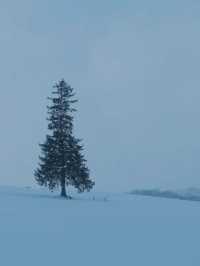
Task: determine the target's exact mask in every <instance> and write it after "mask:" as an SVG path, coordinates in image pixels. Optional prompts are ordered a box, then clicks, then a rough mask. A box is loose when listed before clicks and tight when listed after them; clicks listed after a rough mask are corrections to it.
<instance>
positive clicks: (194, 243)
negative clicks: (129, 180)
mask: <svg viewBox="0 0 200 266" xmlns="http://www.w3.org/2000/svg"><path fill="white" fill-rule="evenodd" d="M199 225H200V203H199V202H190V201H177V200H167V199H163V198H151V197H139V196H136V195H128V194H105V193H89V194H84V195H78V196H76V198H75V199H74V200H69V201H67V200H63V199H60V198H58V197H57V196H56V195H52V194H51V193H48V192H44V191H34V190H32V189H28V188H27V189H20V188H12V187H0V264H1V265H3V266H7V265H9V266H13V265H15V266H25V265H26V266H33V265H34V266H46V265H47V266H55V265H69V266H79V265H84V266H126V265H127V266H128V265H130V266H132V265H137V266H147V265H148V266H149V265H152V266H160V265H162V266H169V265H170V266H179V265H180V266H186V265H187V266H188V265H191V266H195V265H200V253H199V241H200V230H199Z"/></svg>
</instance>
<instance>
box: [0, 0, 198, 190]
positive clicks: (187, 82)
mask: <svg viewBox="0 0 200 266" xmlns="http://www.w3.org/2000/svg"><path fill="white" fill-rule="evenodd" d="M199 13H200V2H199V1H195V0H190V1H189V0H188V1H186V0H168V1H164V0H163V1H161V0H151V1H149V0H135V1H133V0H130V1H129V0H123V1H122V0H118V1H117V0H101V1H94V0H84V1H82V0H79V1H78V0H77V1H74V0H58V1H53V0H52V1H51V0H42V1H41V0H18V1H14V0H12V1H11V0H0V85H1V88H0V101H1V102H0V121H1V131H0V136H1V138H0V147H1V149H0V162H1V164H0V165H1V168H0V169H1V171H0V184H2V185H3V184H4V185H5V184H14V185H32V184H34V178H33V171H34V169H35V168H36V166H37V162H38V155H39V153H40V150H39V148H38V143H40V142H43V141H44V139H45V133H46V128H47V124H46V105H47V100H46V98H47V96H49V95H50V93H51V90H52V85H53V84H54V83H55V82H56V81H58V80H59V79H61V78H65V79H66V81H67V82H68V83H69V84H70V85H71V86H73V87H74V88H75V90H76V93H77V97H78V99H79V103H78V104H77V108H78V110H79V113H78V114H77V115H76V126H75V134H76V136H78V137H81V138H83V140H84V144H85V148H86V157H87V159H88V165H89V167H90V169H91V174H92V176H94V178H95V181H96V189H97V190H107V191H111V190H113V191H127V190H131V189H134V188H143V187H145V188H146V187H161V188H183V187H193V186H199V187H200V74H199V73H200V17H199Z"/></svg>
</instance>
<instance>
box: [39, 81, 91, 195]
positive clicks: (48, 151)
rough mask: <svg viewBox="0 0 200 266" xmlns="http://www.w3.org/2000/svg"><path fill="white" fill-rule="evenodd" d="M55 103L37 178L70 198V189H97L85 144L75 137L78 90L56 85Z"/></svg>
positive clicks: (50, 112)
mask: <svg viewBox="0 0 200 266" xmlns="http://www.w3.org/2000/svg"><path fill="white" fill-rule="evenodd" d="M54 89H55V90H54V91H53V92H52V97H49V98H48V99H49V100H50V102H51V104H50V105H49V106H47V110H48V112H47V113H48V118H47V120H48V130H49V132H50V134H47V135H46V140H45V142H44V143H43V144H40V147H41V152H42V155H41V156H39V161H40V162H39V166H38V168H37V169H36V171H35V173H34V175H35V179H36V181H37V182H38V184H39V185H41V186H47V187H48V188H49V189H50V190H51V191H52V190H54V189H55V188H56V187H60V188H61V196H62V197H66V198H70V197H69V195H67V193H66V186H70V185H71V186H74V187H75V188H76V189H77V190H78V192H83V191H85V190H87V191H89V190H91V189H92V187H93V186H94V182H93V181H92V180H91V179H90V172H89V169H88V167H87V161H86V160H85V158H84V155H83V145H82V144H81V141H80V139H78V138H75V136H74V135H73V127H74V126H73V121H74V117H73V113H74V112H75V111H76V109H74V108H73V107H72V105H73V104H74V103H76V102H77V100H76V99H74V96H75V93H74V89H73V88H72V87H70V86H69V85H68V84H67V83H66V82H65V80H61V81H60V82H58V83H57V84H56V85H55V86H54Z"/></svg>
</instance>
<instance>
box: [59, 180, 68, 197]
mask: <svg viewBox="0 0 200 266" xmlns="http://www.w3.org/2000/svg"><path fill="white" fill-rule="evenodd" d="M60 195H61V197H63V198H67V193H66V186H65V178H62V180H61V194H60Z"/></svg>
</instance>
